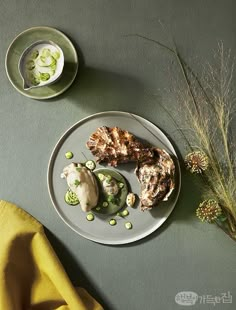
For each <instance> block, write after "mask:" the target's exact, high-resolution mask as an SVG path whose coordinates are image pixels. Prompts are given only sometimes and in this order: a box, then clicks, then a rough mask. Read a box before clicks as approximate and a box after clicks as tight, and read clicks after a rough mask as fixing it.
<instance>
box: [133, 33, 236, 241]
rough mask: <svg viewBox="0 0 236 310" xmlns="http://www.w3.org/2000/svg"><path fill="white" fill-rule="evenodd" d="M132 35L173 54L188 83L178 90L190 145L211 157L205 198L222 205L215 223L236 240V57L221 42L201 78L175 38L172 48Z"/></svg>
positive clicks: (204, 173)
mask: <svg viewBox="0 0 236 310" xmlns="http://www.w3.org/2000/svg"><path fill="white" fill-rule="evenodd" d="M132 36H137V37H140V38H143V39H146V40H149V41H151V42H154V43H155V44H158V45H159V46H160V47H162V48H165V49H166V50H167V51H168V52H171V53H172V54H173V55H174V57H175V59H176V61H177V63H178V65H179V67H180V69H181V72H182V76H183V79H184V81H185V83H186V91H185V92H183V91H182V90H180V92H179V93H180V94H181V97H182V98H181V103H182V105H183V108H184V111H185V115H186V121H187V123H188V125H189V128H191V129H192V132H194V136H193V135H189V136H187V137H186V135H184V137H185V139H187V144H188V145H197V150H198V151H200V152H203V153H205V154H206V156H207V157H208V165H209V168H208V169H207V170H206V171H204V172H203V173H202V177H203V179H204V181H205V191H204V193H203V199H205V200H207V199H208V200H209V199H212V200H214V201H216V202H217V203H218V204H219V206H220V208H221V209H222V213H223V215H224V221H222V217H221V218H219V219H217V220H215V223H216V224H217V225H218V226H219V227H220V228H221V229H222V230H223V231H224V232H225V233H227V234H228V235H229V236H230V237H231V238H232V239H234V240H235V241H236V156H235V154H234V153H235V152H236V149H235V143H234V137H233V135H232V132H231V131H230V128H231V127H230V125H231V122H232V119H233V117H234V113H235V110H234V108H233V103H234V101H235V96H234V92H233V88H232V82H233V76H234V59H232V57H231V53H230V51H225V50H224V46H223V43H219V45H218V50H217V53H216V54H215V64H214V65H211V64H208V65H207V66H205V73H204V78H203V80H201V81H200V79H199V78H198V77H197V76H196V75H195V74H194V73H193V72H192V70H191V69H190V68H189V66H188V65H187V64H186V62H185V61H184V60H183V59H182V57H181V56H180V53H179V51H178V49H177V47H176V44H175V43H174V40H172V41H173V46H174V47H173V48H170V47H169V46H167V45H165V44H163V43H162V42H159V41H156V40H153V39H150V38H148V37H145V36H142V35H139V34H134V35H132ZM183 94H184V95H183ZM195 148H196V147H195ZM190 151H193V147H192V148H191V150H190Z"/></svg>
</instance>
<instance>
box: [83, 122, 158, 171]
mask: <svg viewBox="0 0 236 310" xmlns="http://www.w3.org/2000/svg"><path fill="white" fill-rule="evenodd" d="M86 145H87V147H88V149H89V150H90V151H91V152H92V154H93V155H94V156H95V157H96V160H97V162H107V163H108V164H109V165H110V166H114V167H116V166H117V164H118V163H126V162H130V161H143V160H148V159H150V158H152V157H153V151H152V149H150V148H145V147H144V145H143V144H142V143H141V142H139V141H138V140H137V139H136V138H135V136H134V135H132V134H131V133H129V132H128V131H126V130H122V129H120V128H119V127H106V126H102V127H99V128H98V129H97V130H96V131H95V132H94V133H93V134H92V135H91V136H90V138H89V140H88V142H87V144H86Z"/></svg>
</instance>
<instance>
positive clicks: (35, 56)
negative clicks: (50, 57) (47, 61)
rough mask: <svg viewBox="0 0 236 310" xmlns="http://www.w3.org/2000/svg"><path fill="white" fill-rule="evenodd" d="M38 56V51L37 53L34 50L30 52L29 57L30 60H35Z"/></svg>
mask: <svg viewBox="0 0 236 310" xmlns="http://www.w3.org/2000/svg"><path fill="white" fill-rule="evenodd" d="M38 55H39V51H38V50H34V51H32V53H31V54H30V57H31V58H32V59H36V58H37V57H38Z"/></svg>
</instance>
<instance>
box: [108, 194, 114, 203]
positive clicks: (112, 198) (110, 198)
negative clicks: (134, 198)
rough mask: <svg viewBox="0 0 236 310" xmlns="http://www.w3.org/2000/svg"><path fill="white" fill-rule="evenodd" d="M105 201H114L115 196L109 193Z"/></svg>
mask: <svg viewBox="0 0 236 310" xmlns="http://www.w3.org/2000/svg"><path fill="white" fill-rule="evenodd" d="M107 201H108V202H112V203H114V202H115V197H114V196H113V195H109V196H108V197H107Z"/></svg>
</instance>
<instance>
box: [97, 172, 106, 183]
mask: <svg viewBox="0 0 236 310" xmlns="http://www.w3.org/2000/svg"><path fill="white" fill-rule="evenodd" d="M98 178H99V180H100V181H104V179H105V175H104V174H102V173H99V174H98Z"/></svg>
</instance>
